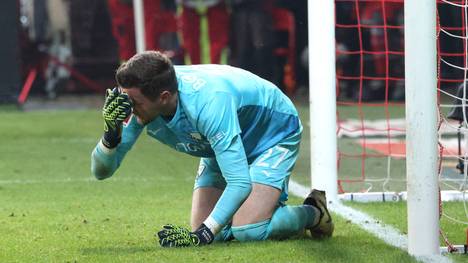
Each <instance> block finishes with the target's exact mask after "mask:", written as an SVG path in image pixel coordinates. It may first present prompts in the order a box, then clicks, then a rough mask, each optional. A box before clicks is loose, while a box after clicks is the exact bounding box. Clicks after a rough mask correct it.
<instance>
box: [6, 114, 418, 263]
mask: <svg viewBox="0 0 468 263" xmlns="http://www.w3.org/2000/svg"><path fill="white" fill-rule="evenodd" d="M0 115H1V117H2V122H1V123H0V132H1V135H2V136H1V139H0V140H1V143H0V233H1V236H0V262H201V261H204V262H220V261H227V262H239V261H240V262H415V260H414V259H413V258H412V257H410V256H409V255H408V254H407V253H406V252H404V251H402V250H399V249H396V248H393V247H390V246H389V245H386V244H385V243H383V242H382V241H380V240H379V239H377V238H375V237H373V236H371V235H370V234H368V233H366V232H364V231H362V230H360V229H359V228H358V227H357V226H355V225H353V224H351V223H349V222H347V221H345V220H343V219H340V218H338V217H335V220H336V232H335V235H334V237H333V238H331V239H329V240H325V241H315V240H311V239H309V238H304V237H298V238H294V239H291V240H285V241H266V242H256V243H255V242H254V243H239V242H229V243H219V244H214V245H212V246H206V247H200V248H182V249H163V248H161V247H159V246H158V245H157V244H156V241H155V239H154V236H153V235H154V233H155V232H156V231H157V230H158V229H159V228H160V227H161V225H163V224H166V223H173V224H180V225H185V226H188V225H189V218H190V204H191V193H192V186H193V180H194V176H195V173H196V169H197V164H198V160H197V158H193V157H190V156H187V155H183V154H180V153H177V152H175V151H173V150H171V149H169V148H167V147H166V146H164V145H161V144H159V143H158V142H156V141H154V140H151V139H150V138H148V137H147V136H146V135H142V136H141V137H140V140H139V141H138V142H137V143H136V145H135V147H134V149H133V150H132V151H131V152H130V153H129V154H128V155H127V157H126V159H125V161H124V162H123V164H122V166H121V168H120V169H119V170H118V171H117V173H116V174H115V175H114V177H113V178H111V179H108V180H105V181H97V180H95V179H94V178H93V177H92V175H91V173H90V168H89V167H90V153H91V151H92V149H93V148H94V146H95V144H96V142H97V141H98V139H99V137H100V135H101V134H102V120H101V117H100V112H99V111H98V110H88V111H60V112H53V111H37V112H16V111H8V112H7V111H3V112H0ZM305 121H307V119H306V120H305ZM304 137H305V138H307V137H306V135H305V136H304ZM302 148H303V149H307V148H308V146H306V143H305V144H303V147H302ZM307 163H308V159H307V157H301V159H300V160H299V162H298V164H297V166H298V167H297V169H296V174H294V175H293V178H296V179H300V178H303V179H302V181H306V180H307V179H305V178H308V171H307V170H308V168H307V165H308V164H307ZM304 171H307V173H306V174H304ZM299 181H300V180H299ZM301 202H302V200H300V199H297V198H294V197H292V198H291V200H290V201H289V203H290V204H299V203H301ZM402 220H403V219H402Z"/></svg>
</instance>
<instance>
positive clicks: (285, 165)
mask: <svg viewBox="0 0 468 263" xmlns="http://www.w3.org/2000/svg"><path fill="white" fill-rule="evenodd" d="M300 141H301V132H298V133H295V134H293V135H291V136H289V137H287V138H285V139H284V140H282V141H281V142H279V143H278V144H276V145H275V146H273V147H272V148H270V149H268V150H266V151H264V152H263V153H262V154H261V155H260V156H258V157H257V158H256V159H255V160H254V161H253V162H252V163H251V164H250V166H249V171H250V178H251V181H252V183H258V184H264V185H269V186H272V187H274V188H277V189H279V190H280V191H281V196H280V200H279V201H280V202H281V203H283V202H285V201H286V200H288V182H289V176H290V175H291V171H292V170H293V168H294V164H295V163H296V160H297V155H298V153H299V145H300ZM199 172H200V173H199V175H198V176H197V178H196V179H195V186H194V188H195V189H196V188H199V187H216V188H219V189H224V188H225V187H226V181H225V180H224V178H223V177H222V175H221V171H220V169H219V166H218V164H217V162H216V160H215V158H202V159H201V160H200V165H199Z"/></svg>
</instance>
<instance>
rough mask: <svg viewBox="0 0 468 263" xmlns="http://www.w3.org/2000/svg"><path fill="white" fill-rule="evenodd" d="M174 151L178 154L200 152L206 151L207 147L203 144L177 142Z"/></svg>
mask: <svg viewBox="0 0 468 263" xmlns="http://www.w3.org/2000/svg"><path fill="white" fill-rule="evenodd" d="M175 149H176V150H177V151H179V152H202V151H206V149H207V147H206V146H205V145H203V144H196V143H183V142H179V143H177V144H176V145H175Z"/></svg>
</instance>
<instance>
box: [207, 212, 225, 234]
mask: <svg viewBox="0 0 468 263" xmlns="http://www.w3.org/2000/svg"><path fill="white" fill-rule="evenodd" d="M203 225H205V226H206V227H208V228H209V229H210V231H211V233H213V235H216V234H217V233H218V232H219V231H220V230H221V228H222V225H220V224H218V222H216V220H214V218H213V217H211V216H208V218H206V219H205V221H203Z"/></svg>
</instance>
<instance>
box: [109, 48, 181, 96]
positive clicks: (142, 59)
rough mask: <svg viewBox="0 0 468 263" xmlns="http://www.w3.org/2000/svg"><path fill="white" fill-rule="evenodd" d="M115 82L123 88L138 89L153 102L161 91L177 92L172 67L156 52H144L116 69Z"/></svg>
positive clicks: (168, 61)
mask: <svg viewBox="0 0 468 263" xmlns="http://www.w3.org/2000/svg"><path fill="white" fill-rule="evenodd" d="M115 80H116V81H117V84H118V85H119V86H120V87H123V88H127V89H128V88H139V89H140V90H141V93H142V94H143V95H144V96H145V97H147V98H149V99H151V100H155V99H156V98H158V96H159V95H160V94H161V92H162V91H164V90H167V91H170V92H171V93H174V92H176V91H177V78H176V75H175V71H174V66H173V65H172V62H171V61H170V60H169V58H168V57H167V56H165V55H164V54H162V53H161V52H158V51H145V52H143V53H140V54H137V55H135V56H133V57H132V58H130V59H129V60H128V61H127V62H124V63H123V64H122V65H120V67H119V68H118V69H117V72H116V73H115Z"/></svg>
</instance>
